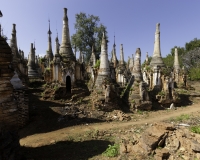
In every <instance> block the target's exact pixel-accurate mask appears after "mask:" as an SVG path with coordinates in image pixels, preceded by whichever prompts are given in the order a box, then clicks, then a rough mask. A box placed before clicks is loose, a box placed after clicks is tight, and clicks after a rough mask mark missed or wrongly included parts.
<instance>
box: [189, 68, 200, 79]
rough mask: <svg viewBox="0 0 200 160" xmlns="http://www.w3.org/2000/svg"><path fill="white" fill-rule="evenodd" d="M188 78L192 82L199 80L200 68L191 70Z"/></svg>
mask: <svg viewBox="0 0 200 160" xmlns="http://www.w3.org/2000/svg"><path fill="white" fill-rule="evenodd" d="M189 77H190V78H191V80H192V81H194V80H200V68H191V69H190V72H189Z"/></svg>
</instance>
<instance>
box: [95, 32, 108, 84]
mask: <svg viewBox="0 0 200 160" xmlns="http://www.w3.org/2000/svg"><path fill="white" fill-rule="evenodd" d="M104 79H110V67H109V63H108V53H107V41H106V37H105V35H104V33H103V37H102V42H101V58H100V67H99V72H98V75H97V79H96V82H95V86H96V87H101V86H102V82H103V81H104Z"/></svg>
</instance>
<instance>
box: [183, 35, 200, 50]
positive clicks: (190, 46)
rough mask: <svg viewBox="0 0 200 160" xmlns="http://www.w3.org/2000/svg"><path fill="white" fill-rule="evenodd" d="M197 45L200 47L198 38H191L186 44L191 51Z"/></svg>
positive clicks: (186, 48)
mask: <svg viewBox="0 0 200 160" xmlns="http://www.w3.org/2000/svg"><path fill="white" fill-rule="evenodd" d="M197 47H200V39H197V38H194V40H191V41H190V42H189V43H186V44H185V50H186V52H188V51H191V50H193V49H195V48H197Z"/></svg>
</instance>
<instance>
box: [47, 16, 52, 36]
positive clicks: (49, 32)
mask: <svg viewBox="0 0 200 160" xmlns="http://www.w3.org/2000/svg"><path fill="white" fill-rule="evenodd" d="M48 22H49V31H48V34H49V35H50V34H52V32H51V30H50V19H49V20H48Z"/></svg>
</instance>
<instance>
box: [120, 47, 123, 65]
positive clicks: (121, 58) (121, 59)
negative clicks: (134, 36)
mask: <svg viewBox="0 0 200 160" xmlns="http://www.w3.org/2000/svg"><path fill="white" fill-rule="evenodd" d="M120 64H121V65H123V64H124V51H123V44H121V46H120Z"/></svg>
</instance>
